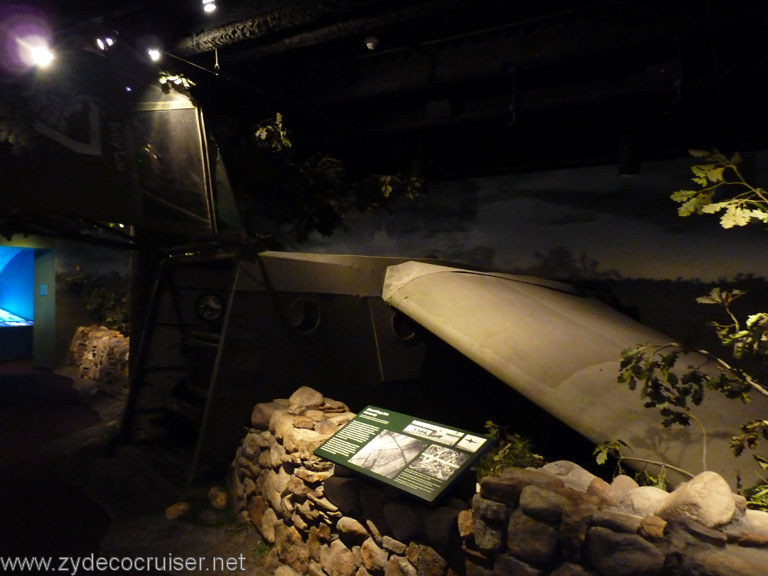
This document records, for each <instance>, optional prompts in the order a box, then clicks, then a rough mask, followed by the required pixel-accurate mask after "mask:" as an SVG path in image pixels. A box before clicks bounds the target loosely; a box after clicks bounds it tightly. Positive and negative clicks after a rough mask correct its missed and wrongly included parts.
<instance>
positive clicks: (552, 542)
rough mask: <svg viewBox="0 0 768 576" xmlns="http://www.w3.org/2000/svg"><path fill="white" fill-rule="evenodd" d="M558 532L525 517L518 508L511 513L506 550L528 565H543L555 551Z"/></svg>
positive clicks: (549, 526) (551, 557) (548, 525)
mask: <svg viewBox="0 0 768 576" xmlns="http://www.w3.org/2000/svg"><path fill="white" fill-rule="evenodd" d="M557 540H558V530H557V528H555V527H554V526H552V525H550V524H547V523H545V522H539V521H538V520H535V519H533V518H531V517H530V516H527V515H526V514H525V513H523V511H522V510H520V509H519V508H518V509H517V510H515V511H514V512H513V513H512V517H511V518H510V519H509V525H508V527H507V549H508V550H509V552H510V553H511V554H512V555H513V556H515V557H516V558H518V559H520V560H524V561H525V562H528V563H529V564H536V565H545V564H548V563H550V562H551V561H552V559H553V558H554V557H555V553H556V551H557Z"/></svg>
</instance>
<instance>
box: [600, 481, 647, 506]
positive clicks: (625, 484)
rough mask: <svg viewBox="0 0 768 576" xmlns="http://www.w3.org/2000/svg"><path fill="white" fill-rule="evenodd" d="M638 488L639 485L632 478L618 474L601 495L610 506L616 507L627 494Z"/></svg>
mask: <svg viewBox="0 0 768 576" xmlns="http://www.w3.org/2000/svg"><path fill="white" fill-rule="evenodd" d="M639 487H640V485H639V484H638V483H637V482H636V481H635V479H634V478H631V477H630V476H627V475H626V474H619V475H618V476H616V477H615V478H614V479H613V481H612V482H611V485H610V486H609V487H608V489H607V490H606V491H605V492H604V493H603V497H604V498H605V499H606V500H608V502H610V503H611V504H613V505H618V504H620V503H621V501H622V500H623V499H624V497H625V496H626V495H627V492H629V491H630V490H634V489H635V488H639Z"/></svg>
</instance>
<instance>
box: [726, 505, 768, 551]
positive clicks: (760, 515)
mask: <svg viewBox="0 0 768 576" xmlns="http://www.w3.org/2000/svg"><path fill="white" fill-rule="evenodd" d="M724 530H725V533H726V534H727V535H728V539H729V540H731V541H733V542H738V543H739V544H741V545H743V546H768V512H763V511H762V510H746V511H745V512H744V513H743V514H741V515H740V516H739V517H738V519H737V520H734V521H733V522H731V523H730V524H729V525H728V526H726V527H725V529H724Z"/></svg>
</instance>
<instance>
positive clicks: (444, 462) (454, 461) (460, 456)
mask: <svg viewBox="0 0 768 576" xmlns="http://www.w3.org/2000/svg"><path fill="white" fill-rule="evenodd" d="M467 458H469V455H468V454H464V453H462V452H457V451H456V450H452V449H450V448H446V447H445V446H438V445H437V444H432V445H431V446H430V447H429V448H427V449H426V450H424V452H423V453H422V454H421V456H419V457H418V458H416V460H414V461H413V462H412V463H411V464H410V466H408V468H410V469H411V470H416V471H417V472H421V473H422V474H426V475H427V476H431V477H432V478H437V479H438V480H448V478H450V477H451V476H452V475H453V473H454V472H456V470H458V469H459V467H460V466H461V465H462V464H463V463H464V462H466V461H467Z"/></svg>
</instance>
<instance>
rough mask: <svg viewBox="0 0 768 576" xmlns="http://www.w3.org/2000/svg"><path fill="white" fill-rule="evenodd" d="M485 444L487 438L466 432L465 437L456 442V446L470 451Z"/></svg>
mask: <svg viewBox="0 0 768 576" xmlns="http://www.w3.org/2000/svg"><path fill="white" fill-rule="evenodd" d="M483 444H485V438H483V437H482V436H473V435H472V434H465V435H464V438H462V439H461V440H459V443H458V444H456V448H461V449H462V450H467V451H469V452H475V451H477V449H478V448H480V446H482V445H483Z"/></svg>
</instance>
